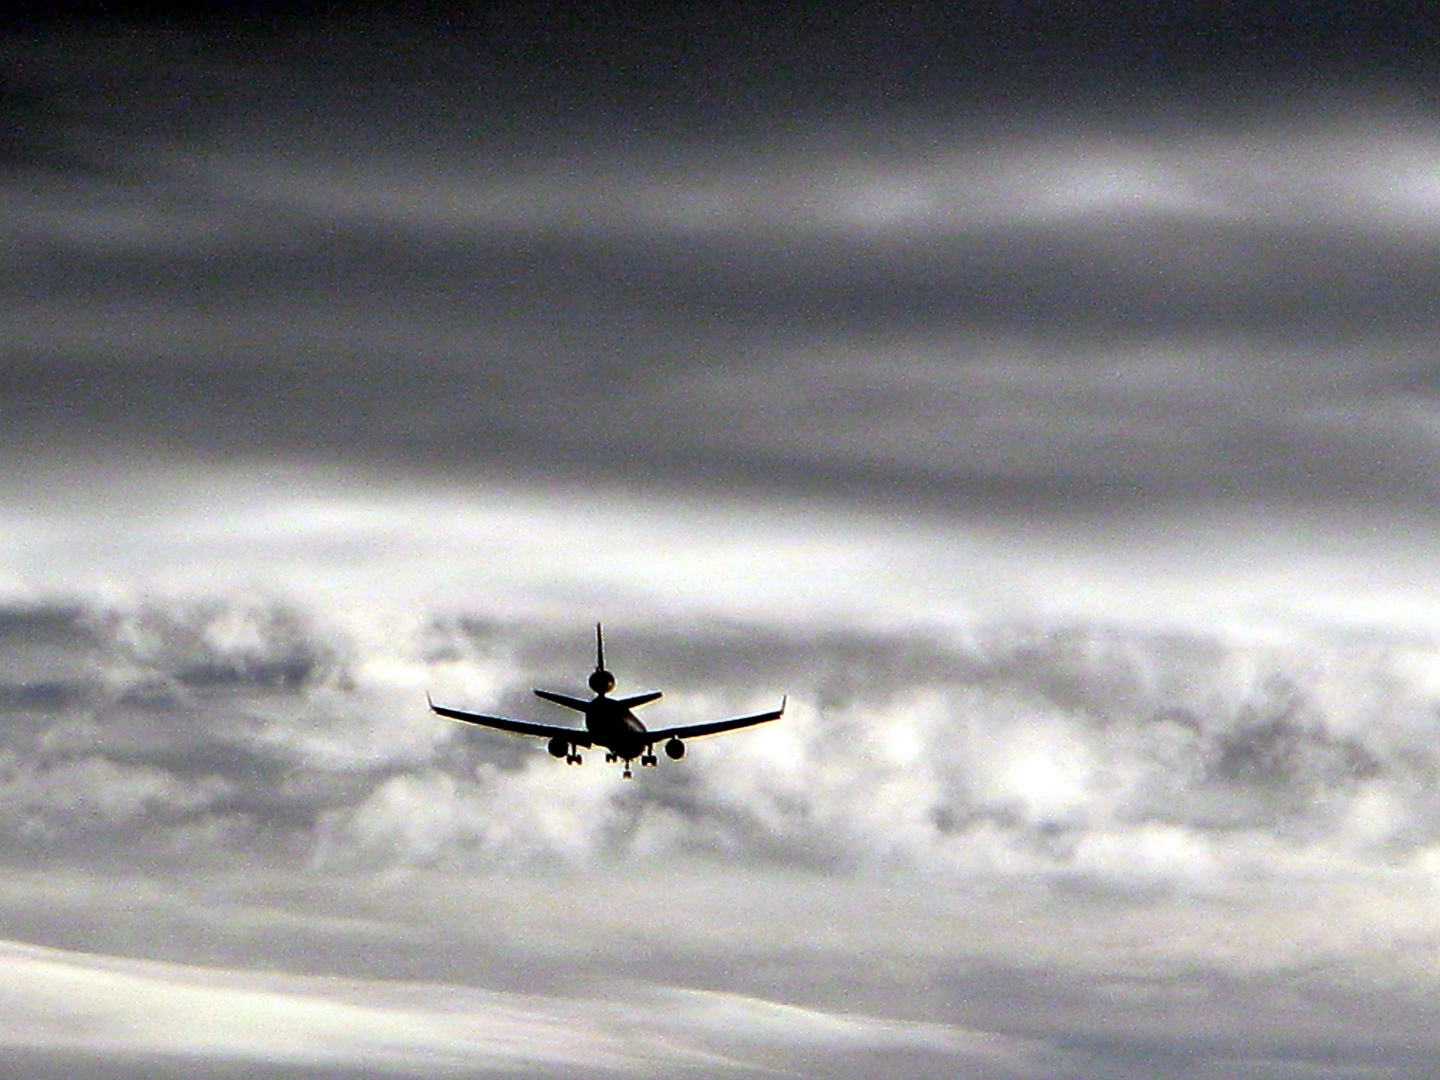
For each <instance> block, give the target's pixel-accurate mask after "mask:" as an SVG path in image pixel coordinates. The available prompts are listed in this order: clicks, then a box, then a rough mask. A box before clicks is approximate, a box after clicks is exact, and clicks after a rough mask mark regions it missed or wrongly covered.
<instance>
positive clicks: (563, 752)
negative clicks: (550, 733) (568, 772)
mask: <svg viewBox="0 0 1440 1080" xmlns="http://www.w3.org/2000/svg"><path fill="white" fill-rule="evenodd" d="M550 756H551V757H563V758H564V759H565V764H566V765H583V764H585V759H584V758H583V757H581V756H580V751H579V750H578V749H577V748H576V747H575V745H574V744H573V743H568V742H566V741H565V740H564V739H562V738H560V736H558V735H557V736H555V738H553V739H551V740H550Z"/></svg>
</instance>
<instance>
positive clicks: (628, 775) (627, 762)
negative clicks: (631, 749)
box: [620, 758, 635, 780]
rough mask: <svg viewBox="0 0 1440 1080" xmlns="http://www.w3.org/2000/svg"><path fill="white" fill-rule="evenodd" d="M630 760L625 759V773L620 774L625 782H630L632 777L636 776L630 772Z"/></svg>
mask: <svg viewBox="0 0 1440 1080" xmlns="http://www.w3.org/2000/svg"><path fill="white" fill-rule="evenodd" d="M630 760H631V759H630V758H626V759H625V771H624V772H623V773H621V774H620V776H621V777H622V778H623V779H625V780H629V779H630V778H631V777H632V776H634V775H635V774H634V773H632V772H631V771H630Z"/></svg>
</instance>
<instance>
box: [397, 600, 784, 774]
mask: <svg viewBox="0 0 1440 1080" xmlns="http://www.w3.org/2000/svg"><path fill="white" fill-rule="evenodd" d="M588 681H589V683H590V689H591V690H593V691H595V696H594V697H593V698H591V699H590V700H589V701H585V700H584V699H582V698H575V697H570V696H569V695H567V694H557V693H555V692H554V691H553V690H536V691H535V695H536V696H537V697H542V698H544V699H545V700H546V701H553V702H554V703H555V704H556V705H564V706H565V707H566V708H567V709H574V710H575V711H576V712H582V713H584V714H585V727H584V728H572V727H559V726H557V725H554V724H533V723H531V722H530V721H528V720H511V719H510V718H509V717H506V716H486V715H484V714H483V713H472V712H464V711H462V710H460V709H447V708H445V707H443V706H441V705H436V704H435V702H434V701H431V700H430V695H429V694H426V695H425V700H426V701H428V702H429V703H430V708H431V709H432V710H433V711H434V712H436V713H438V714H439V715H441V716H445V717H449V718H450V719H451V720H463V721H464V722H465V723H467V724H480V725H482V726H484V727H492V728H497V729H499V730H500V731H513V732H515V733H516V734H519V735H538V736H539V737H540V738H542V739H549V740H550V744H549V748H550V753H551V755H552V756H554V757H557V758H560V757H563V758H564V759H565V761H566V764H569V765H580V764H582V763H583V762H584V758H583V757H582V756H581V754H580V748H581V747H591V746H602V747H604V748H605V750H606V751H607V753H606V755H605V760H606V761H607V762H615V761H623V762H624V763H625V773H624V776H625V779H626V780H629V779H630V777H631V775H632V774H631V771H630V763H631V762H632V761H634V760H635V759H636V758H639V759H640V764H641V765H656V764H659V758H657V757H656V756H655V744H656V743H657V742H662V741H663V742H664V744H665V754H666V756H667V757H669V758H670V759H671V760H672V761H678V760H679V759H680V758H682V757H684V756H685V743H684V742H683V741H682V740H684V739H693V738H695V737H697V736H700V735H715V734H717V733H719V732H721V731H733V730H735V729H736V728H743V727H750V726H751V725H752V724H763V723H766V722H767V721H770V720H778V719H780V717H781V715H782V714H783V713H784V712H785V703H786V699H785V698H781V700H780V708H778V709H776V710H774V711H773V712H766V713H756V714H755V715H754V716H734V717H731V718H730V719H728V720H711V721H710V722H708V723H705V724H682V725H680V726H679V727H668V728H659V729H657V730H655V731H650V730H647V729H646V727H645V725H644V724H642V723H641V722H640V720H639V718H638V717H636V715H635V714H634V713H633V712H631V711H630V710H631V709H633V708H635V707H636V706H639V705H645V704H648V703H649V702H651V701H655V700H656V699H657V698H659V697H660V691H659V690H652V691H650V692H649V693H647V694H635V695H634V696H633V697H624V698H612V697H610V696H609V694H610V691H611V690H613V689H615V676H614V675H612V674H610V672H609V671H607V670H605V638H604V636H603V634H602V633H601V630H600V624H599V623H596V624H595V670H594V671H593V672H591V673H590V678H589V680H588Z"/></svg>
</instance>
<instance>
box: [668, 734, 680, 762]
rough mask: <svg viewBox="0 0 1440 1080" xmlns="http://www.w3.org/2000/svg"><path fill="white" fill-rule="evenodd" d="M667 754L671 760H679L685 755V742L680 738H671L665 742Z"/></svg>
mask: <svg viewBox="0 0 1440 1080" xmlns="http://www.w3.org/2000/svg"><path fill="white" fill-rule="evenodd" d="M665 756H666V757H668V758H669V759H670V760H671V761H679V760H680V759H681V758H682V757H684V756H685V744H684V743H683V742H681V741H680V740H679V739H671V740H670V741H669V742H667V743H666V744H665Z"/></svg>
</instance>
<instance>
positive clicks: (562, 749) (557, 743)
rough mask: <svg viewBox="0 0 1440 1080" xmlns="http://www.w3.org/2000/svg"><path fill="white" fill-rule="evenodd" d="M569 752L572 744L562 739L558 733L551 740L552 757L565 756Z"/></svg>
mask: <svg viewBox="0 0 1440 1080" xmlns="http://www.w3.org/2000/svg"><path fill="white" fill-rule="evenodd" d="M569 753H570V744H569V743H568V742H566V741H565V740H564V739H562V738H561V737H560V736H559V735H556V736H555V737H554V738H553V739H551V740H550V756H551V757H565V756H566V755H567V754H569Z"/></svg>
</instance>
